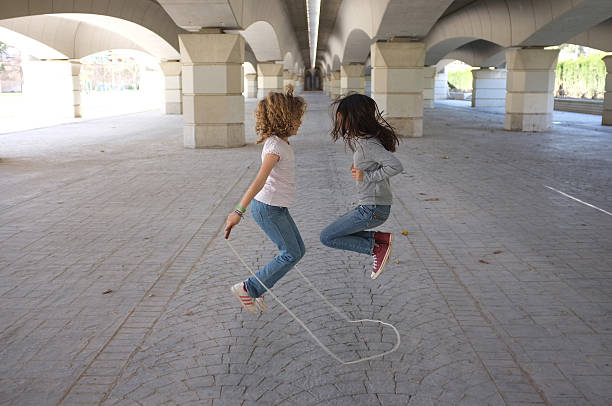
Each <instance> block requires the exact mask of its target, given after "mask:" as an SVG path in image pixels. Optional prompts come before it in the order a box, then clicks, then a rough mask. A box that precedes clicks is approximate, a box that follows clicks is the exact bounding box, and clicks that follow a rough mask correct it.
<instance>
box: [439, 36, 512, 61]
mask: <svg viewBox="0 0 612 406" xmlns="http://www.w3.org/2000/svg"><path fill="white" fill-rule="evenodd" d="M444 59H456V60H459V61H461V62H464V63H466V64H468V65H470V66H479V67H491V66H492V67H499V66H501V65H503V64H504V63H505V61H506V49H505V48H504V47H502V46H499V45H497V44H494V43H492V42H489V41H486V40H476V41H472V42H469V43H467V44H465V45H463V46H462V47H459V48H457V49H456V50H454V51H452V52H450V53H448V54H447V55H446V56H445V57H444Z"/></svg>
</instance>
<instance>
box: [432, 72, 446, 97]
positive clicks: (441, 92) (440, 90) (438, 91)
mask: <svg viewBox="0 0 612 406" xmlns="http://www.w3.org/2000/svg"><path fill="white" fill-rule="evenodd" d="M446 99H448V73H446V71H442V72H437V73H436V76H435V79H434V100H446Z"/></svg>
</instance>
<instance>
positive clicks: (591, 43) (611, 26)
mask: <svg viewBox="0 0 612 406" xmlns="http://www.w3.org/2000/svg"><path fill="white" fill-rule="evenodd" d="M567 42H568V43H570V44H576V45H582V46H585V47H589V48H595V49H599V50H601V51H604V52H612V19H609V20H606V21H604V22H603V23H600V24H598V25H596V26H595V27H593V28H591V29H590V30H587V31H585V32H583V33H581V34H578V35H576V36H575V37H574V38H572V39H570V40H569V41H567Z"/></svg>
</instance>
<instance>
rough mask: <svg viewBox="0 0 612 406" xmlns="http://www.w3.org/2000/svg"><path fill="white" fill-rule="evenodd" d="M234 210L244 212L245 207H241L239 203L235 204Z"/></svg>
mask: <svg viewBox="0 0 612 406" xmlns="http://www.w3.org/2000/svg"><path fill="white" fill-rule="evenodd" d="M236 210H237V211H240V212H241V213H245V212H246V208H244V207H242V206H241V205H238V206H236Z"/></svg>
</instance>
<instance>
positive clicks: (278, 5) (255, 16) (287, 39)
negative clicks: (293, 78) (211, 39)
mask: <svg viewBox="0 0 612 406" xmlns="http://www.w3.org/2000/svg"><path fill="white" fill-rule="evenodd" d="M286 7H287V6H286V4H285V2H284V1H282V0H249V1H245V2H243V3H242V5H241V7H240V8H241V10H238V9H236V10H235V12H237V11H240V12H241V13H240V15H241V16H242V20H241V21H240V23H241V26H242V27H245V28H246V29H245V31H246V30H248V28H249V27H250V26H251V25H252V24H254V23H258V22H266V23H267V24H269V25H270V26H271V27H272V29H273V30H274V32H275V34H276V41H277V44H278V47H279V55H278V58H275V59H276V60H279V59H281V58H282V57H283V56H284V55H285V54H286V53H287V52H291V54H292V55H293V58H294V60H295V61H298V62H299V63H300V65H303V64H304V61H303V60H302V54H301V52H300V49H299V46H298V41H297V38H296V36H295V31H294V29H293V25H292V24H291V18H290V15H289V13H288V12H287V8H286ZM245 39H246V40H247V41H248V42H249V43H251V46H252V47H253V51H254V52H255V55H256V56H257V59H258V60H272V58H270V59H260V58H259V55H258V51H257V49H256V47H255V46H253V44H252V40H255V41H257V39H256V38H253V36H249V37H247V36H245Z"/></svg>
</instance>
